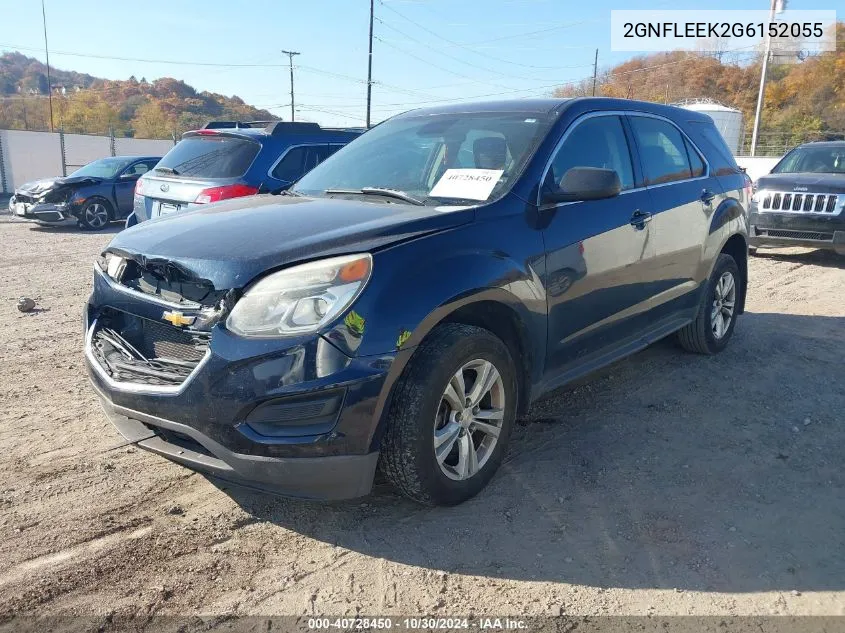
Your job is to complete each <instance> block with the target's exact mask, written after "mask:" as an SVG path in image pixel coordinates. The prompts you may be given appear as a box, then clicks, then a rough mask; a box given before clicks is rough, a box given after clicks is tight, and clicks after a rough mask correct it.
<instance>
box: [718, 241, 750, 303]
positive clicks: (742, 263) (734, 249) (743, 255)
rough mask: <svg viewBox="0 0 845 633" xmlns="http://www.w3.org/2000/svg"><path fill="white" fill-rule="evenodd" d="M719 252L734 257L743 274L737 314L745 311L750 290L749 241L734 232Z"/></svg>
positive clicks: (740, 272)
mask: <svg viewBox="0 0 845 633" xmlns="http://www.w3.org/2000/svg"><path fill="white" fill-rule="evenodd" d="M719 253H725V254H726V255H730V256H731V257H733V258H734V261H735V262H736V265H737V266H738V267H739V274H740V275H741V276H742V279H741V280H740V298H739V305H738V306H737V314H742V313H743V312H745V295H746V292H747V291H748V241H747V240H746V239H745V236H744V235H742V234H740V233H734V234H733V235H731V236H730V237H729V238H728V239H727V241H726V242H725V243H724V245H723V246H722V249H721V250H720V251H719Z"/></svg>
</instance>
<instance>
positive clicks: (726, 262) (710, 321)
mask: <svg viewBox="0 0 845 633" xmlns="http://www.w3.org/2000/svg"><path fill="white" fill-rule="evenodd" d="M741 292H742V290H741V277H740V272H739V266H737V264H736V261H735V260H734V258H733V257H731V256H730V255H727V254H725V253H722V254H720V255H719V257H718V259H717V260H716V266H715V267H714V268H713V273H712V274H711V275H710V279H709V280H708V281H707V287H706V288H705V289H704V295H703V297H702V299H701V305H700V306H699V308H698V314H697V315H696V317H695V320H694V321H693V322H692V323H690V324H689V325H687V326H685V327H684V328H683V329H681V330H679V331H678V341H679V342H680V344H681V347H683V348H684V349H685V350H687V351H689V352H695V353H697V354H718V353H719V352H721V351H722V350H723V349H725V347H726V346H727V344H728V341H729V340H730V338H731V336H732V335H733V331H734V327H735V326H736V319H737V316H738V314H737V306H739V300H740V293H741Z"/></svg>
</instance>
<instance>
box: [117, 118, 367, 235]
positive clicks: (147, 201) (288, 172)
mask: <svg viewBox="0 0 845 633" xmlns="http://www.w3.org/2000/svg"><path fill="white" fill-rule="evenodd" d="M361 132H363V130H360V129H336V128H322V127H320V126H319V125H317V124H316V123H299V122H292V123H291V122H282V121H275V122H266V121H258V122H251V123H239V122H234V121H213V122H211V123H209V124H208V125H206V126H205V128H203V129H202V130H196V131H194V132H186V133H185V134H183V135H182V140H181V141H179V143H177V144H176V146H175V147H174V148H173V149H172V150H170V151H169V152H167V154H166V155H165V157H164V158H163V159H162V160H161V162H160V163H159V164H158V166H157V167H156V169H154V170H153V171H152V172H150V173H149V174H147V175H146V176H144V177H143V178H142V179H141V180H139V181H138V186H137V187H136V189H135V211H134V213H133V214H132V216H131V217H130V218H129V220H128V221H127V223H126V226H134V225H135V224H137V223H139V222H144V221H145V220H149V219H150V218H157V217H159V216H162V215H168V214H171V213H177V212H179V211H186V210H188V209H191V208H194V207H196V206H197V205H201V204H208V203H209V202H218V201H220V200H228V199H230V198H239V197H241V196H251V195H253V194H256V193H259V192H271V191H281V190H283V189H287V188H288V187H290V185H291V184H292V183H293V182H294V181H296V180H297V179H299V178H300V177H301V176H302V175H303V174H304V173H306V172H307V171H308V170H309V169H311V168H313V167H315V166H316V165H318V164H319V163H321V162H323V161H324V160H325V159H326V158H328V157H329V156H331V155H332V154H333V153H335V152H336V151H337V150H339V149H340V148H341V147H343V146H344V145H346V144H347V143H348V142H349V141H351V140H352V139H354V138H356V137H358V136H360V134H361Z"/></svg>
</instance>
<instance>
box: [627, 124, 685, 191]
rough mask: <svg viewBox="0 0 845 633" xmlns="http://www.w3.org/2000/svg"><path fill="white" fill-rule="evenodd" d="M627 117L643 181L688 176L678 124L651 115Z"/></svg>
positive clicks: (682, 139) (648, 183) (671, 180)
mask: <svg viewBox="0 0 845 633" xmlns="http://www.w3.org/2000/svg"><path fill="white" fill-rule="evenodd" d="M630 121H631V129H632V130H633V132H634V138H635V139H636V141H637V147H638V148H639V150H640V158H641V159H642V164H643V171H645V177H646V184H647V185H658V184H664V183H669V182H675V181H678V180H686V179H687V178H691V177H692V168H691V167H690V163H689V158H688V157H687V149H686V145H685V142H684V137H683V136H681V133H680V131H678V128H676V127H675V126H674V125H672V124H671V123H668V122H666V121H662V120H660V119H653V118H651V117H644V116H631V117H630Z"/></svg>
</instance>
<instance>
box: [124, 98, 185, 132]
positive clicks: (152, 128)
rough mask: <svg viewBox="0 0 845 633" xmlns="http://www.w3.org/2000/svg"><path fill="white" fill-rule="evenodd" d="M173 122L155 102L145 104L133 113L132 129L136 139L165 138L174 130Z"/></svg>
mask: <svg viewBox="0 0 845 633" xmlns="http://www.w3.org/2000/svg"><path fill="white" fill-rule="evenodd" d="M174 128H175V125H174V121H173V120H171V119H170V118H169V117H168V116H167V115H166V114H165V113H164V111H163V110H162V108H161V105H159V104H158V103H156V102H152V101H151V102H149V103H145V104H143V105H142V106H139V107H138V109H137V110H136V111H135V117H134V118H133V119H132V129H133V130H134V132H135V134H134V136H135V137H136V138H167V137H168V136H170V134H171V133H172V131H173V130H174Z"/></svg>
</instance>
